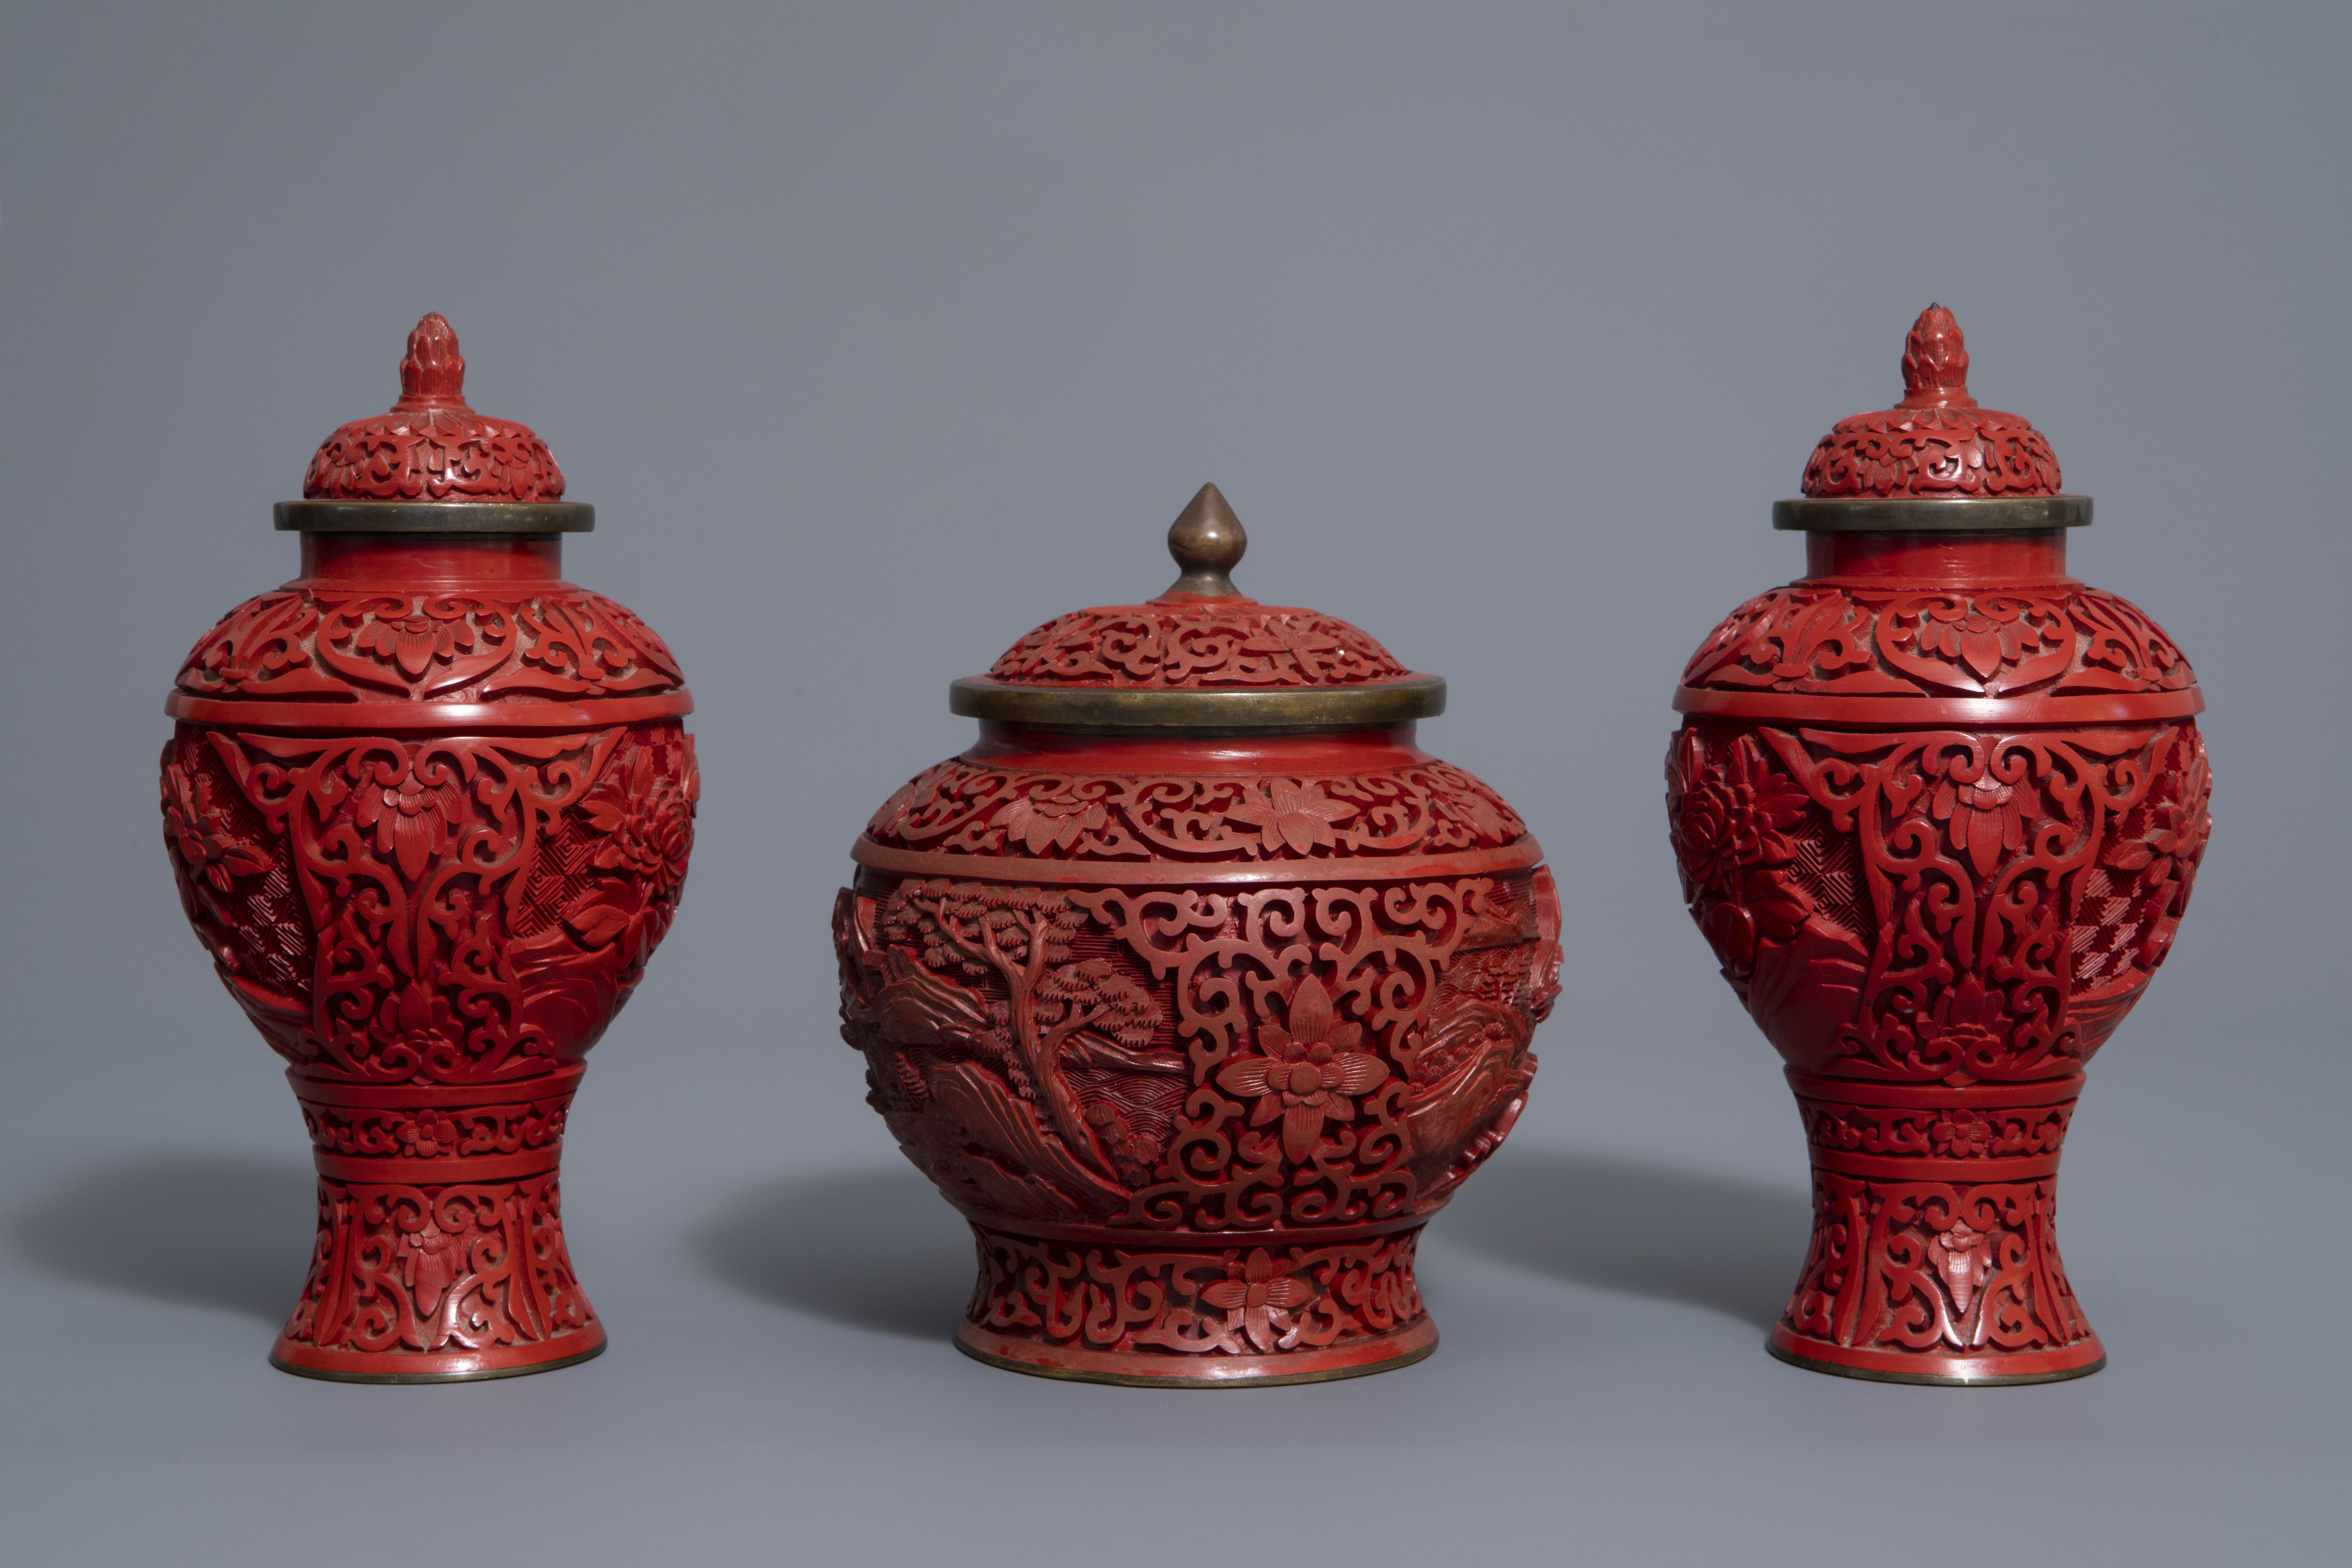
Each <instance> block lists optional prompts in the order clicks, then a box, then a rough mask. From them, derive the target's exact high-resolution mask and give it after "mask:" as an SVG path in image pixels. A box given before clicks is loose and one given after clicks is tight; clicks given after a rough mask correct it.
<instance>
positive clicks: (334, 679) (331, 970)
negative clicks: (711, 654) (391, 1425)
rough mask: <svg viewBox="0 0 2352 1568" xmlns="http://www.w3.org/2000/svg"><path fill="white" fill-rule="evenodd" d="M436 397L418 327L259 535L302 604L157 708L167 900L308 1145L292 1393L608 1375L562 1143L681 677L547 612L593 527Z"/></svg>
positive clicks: (643, 867)
mask: <svg viewBox="0 0 2352 1568" xmlns="http://www.w3.org/2000/svg"><path fill="white" fill-rule="evenodd" d="M464 376H465V361H464V360H462V359H460V358H458V357H457V338H456V336H455V335H454V334H453V333H452V332H451V331H450V330H449V324H448V322H446V321H444V320H442V319H441V318H440V317H439V316H437V315H435V316H427V317H425V319H424V321H421V322H419V323H418V325H417V328H416V330H415V332H413V333H411V334H410V336H409V340H408V356H407V358H406V359H404V361H402V363H401V366H400V379H401V398H400V401H399V402H398V403H397V404H395V405H394V407H393V409H392V412H391V413H390V414H388V415H386V416H382V417H379V418H374V419H366V420H361V421H359V422H357V423H354V424H351V425H346V426H343V427H342V428H341V429H340V430H338V431H336V432H335V433H334V435H333V436H331V437H329V438H328V440H327V441H326V443H325V444H324V445H323V446H321V447H320V448H319V451H318V455H317V456H316V458H314V459H313V460H312V462H311V464H310V475H309V477H308V479H306V480H305V481H304V484H303V488H302V493H303V496H304V498H305V499H304V500H300V501H289V502H284V503H281V504H280V505H279V506H278V509H277V522H278V528H280V529H282V530H287V531H299V533H300V534H301V536H302V574H301V575H300V576H299V577H298V578H296V579H295V580H294V581H293V582H291V583H289V584H286V585H285V586H284V587H283V588H280V589H278V590H277V591H276V592H274V593H269V594H264V595H261V596H260V597H258V598H256V599H251V600H248V601H247V602H246V603H245V604H243V605H238V606H237V607H236V609H235V610H232V611H231V612H229V614H228V615H227V616H225V617H224V618H223V619H222V620H221V622H220V624H219V625H217V626H214V627H213V629H212V630H210V631H208V632H206V633H205V635H204V636H203V637H201V638H200V639H198V641H197V643H196V646H195V647H194V650H193V651H192V652H190V654H189V655H188V659H187V663H186V666H185V668H183V669H182V670H181V671H180V677H179V682H178V689H176V690H175V691H173V693H172V696H171V699H170V700H169V702H168V704H167V707H166V710H167V711H168V712H169V713H170V715H171V716H172V717H173V719H175V720H177V721H179V723H178V727H177V730H176V732H175V733H174V735H173V740H172V742H171V744H170V745H168V746H167V747H165V748H164V751H163V818H164V839H165V842H166V844H167V846H168V847H169V848H170V851H171V857H172V867H173V872H174V873H175V874H176V876H177V878H178V880H179V887H180V898H181V901H182V903H183V904H184V906H185V908H186V910H187V914H188V919H189V921H191V922H192V923H193V924H194V927H195V929H196V934H197V935H198V936H199V937H200V938H201V939H202V940H203V942H204V944H205V948H206V950H207V951H208V952H211V954H212V957H213V962H214V964H215V967H216V968H217V969H218V971H219V973H220V977H221V981H222V983H223V984H226V986H227V987H228V990H229V994H231V995H232V996H234V997H236V1001H237V1003H238V1005H240V1006H242V1007H243V1008H244V1009H245V1011H246V1014H247V1016H248V1017H250V1018H251V1019H252V1020H253V1022H254V1024H255V1025H256V1026H257V1027H258V1028H259V1029H260V1030H261V1034H262V1037H263V1038H265V1039H267V1040H268V1042H269V1044H270V1046H271V1047H273V1048H274V1049H276V1050H277V1052H278V1054H279V1055H280V1056H282V1057H284V1058H286V1060H287V1062H288V1064H289V1070H288V1072H287V1077H288V1079H289V1080H290V1081H291V1082H292V1084H293V1086H294V1093H295V1097H296V1099H297V1100H299V1102H300V1104H301V1110H302V1120H303V1123H304V1125H305V1126H306V1127H307V1128H308V1129H309V1130H310V1140H311V1142H312V1144H313V1145H314V1152H315V1155H316V1159H317V1163H318V1169H319V1231H318V1240H317V1246H316V1247H315V1249H314V1251H313V1253H312V1256H311V1260H310V1278H309V1279H308V1280H306V1281H305V1283H304V1284H303V1287H302V1293H301V1298H300V1300H299V1301H298V1302H297V1304H296V1306H295V1309H294V1312H293V1316H292V1317H291V1318H289V1320H288V1321H287V1324H286V1331H285V1332H284V1334H283V1335H281V1336H280V1337H279V1339H278V1344H277V1348H276V1350H275V1351H274V1352H272V1355H271V1358H270V1359H271V1360H272V1361H273V1362H275V1363H277V1364H278V1366H280V1367H282V1368H284V1369H285V1370H287V1371H289V1372H295V1373H304V1374H306V1375H309V1376H313V1377H325V1378H335V1379H341V1380H346V1381H354V1382H381V1383H419V1382H440V1381H452V1380H459V1379H468V1378H483V1377H503V1376H509V1375H512V1374H514V1373H528V1372H541V1371H545V1370H547V1369H549V1368H551V1367H556V1366H562V1365H565V1364H567V1363H572V1362H575V1361H579V1360H582V1359H583V1358H585V1357H588V1356H591V1355H593V1354H595V1353H596V1352H598V1351H599V1350H601V1349H602V1348H603V1347H604V1325H603V1324H602V1323H600V1322H599V1321H597V1318H596V1315H595V1313H594V1312H593V1311H592V1310H590V1308H589V1305H588V1299H587V1298H586V1297H585V1296H584V1295H583V1294H582V1292H581V1289H580V1284H579V1281H578V1280H577V1279H574V1278H573V1276H572V1263H571V1259H570V1258H569V1257H568V1255H567V1253H566V1251H565V1247H564V1241H563V1226H562V1220H561V1217H560V1209H559V1204H558V1198H557V1189H556V1172H557V1163H558V1160H559V1158H560V1155H561V1152H562V1138H563V1128H564V1115H565V1111H566V1109H567V1108H568V1107H569V1106H570V1104H571V1102H572V1091H573V1090H574V1089H576V1088H577V1087H578V1086H579V1082H580V1075H581V1072H582V1070H583V1060H582V1058H583V1057H584V1056H585V1055H586V1054H587V1051H588V1047H591V1046H593V1045H594V1044H595V1043H596V1039H597V1037H599V1036H600V1035H602V1034H603V1033H604V1028H605V1026H606V1025H608V1024H610V1023H611V1022H612V1020H613V1016H614V1013H616V1012H617V1011H618V1010H619V1009H620V1006H621V1005H622V1003H624V1002H625V1001H626V1000H627V999H628V996H629V994H630V993H631V992H632V991H633V990H634V989H635V986H636V984H637V982H638V980H639V978H640V977H641V976H642V975H643V974H644V973H645V966H646V960H647V959H648V958H649V957H651V956H652V953H653V950H654V947H655V945H656V943H658V942H660V941H661V939H662V935H663V933H664V932H665V931H667V930H668V929H669V924H670V921H671V919H672V917H673V916H674V915H675V914H676V912H677V900H678V892H679V889H680V886H681V885H682V883H683V882H684V880H685V878H686V864H687V857H688V851H689V850H690V849H691V848H692V847H693V843H694V810H695V805H694V803H695V798H696V793H697V783H696V774H695V766H694V742H693V739H692V737H690V736H688V734H687V733H686V732H685V729H684V727H683V725H682V723H681V720H682V719H683V717H684V716H685V715H686V714H687V713H688V712H689V711H690V710H691V709H692V706H693V704H692V702H691V701H690V700H689V699H688V695H687V691H686V687H685V685H684V682H683V680H682V679H681V677H680V675H679V673H678V668H677V660H676V659H675V658H672V657H671V655H670V652H669V650H668V649H667V647H664V646H663V645H662V641H661V639H660V638H659V637H656V636H655V635H654V633H653V631H652V630H651V628H649V627H648V626H646V624H645V623H644V622H642V621H640V620H639V619H637V617H636V616H633V615H631V614H630V613H629V612H628V611H627V610H625V609H623V608H622V607H621V606H620V605H616V604H614V603H613V602H612V601H611V600H609V599H605V598H602V597H599V596H598V595H594V594H591V593H587V592H584V591H583V590H582V589H580V588H577V587H574V586H573V585H572V584H570V583H567V582H565V581H564V580H563V575H562V535H563V534H564V533H566V532H575V531H585V530H587V529H588V528H589V527H590V526H591V525H592V524H593V520H594V513H593V509H592V508H589V507H586V506H582V505H578V504H576V503H569V502H565V501H563V500H562V499H561V498H562V494H563V476H562V473H561V472H560V471H559V470H558V469H557V468H556V465H555V460H554V458H552V457H551V455H550V454H549V452H548V449H547V447H546V446H545V444H544V443H542V442H541V440H540V439H539V437H536V436H534V435H533V434H532V433H531V432H530V430H529V429H527V428H526V427H524V426H520V425H517V424H513V423H511V422H509V421H506V420H494V419H488V418H484V417H483V416H480V415H478V414H476V413H475V412H474V411H473V410H472V409H471V408H469V407H468V406H467V404H466V399H465V395H464Z"/></svg>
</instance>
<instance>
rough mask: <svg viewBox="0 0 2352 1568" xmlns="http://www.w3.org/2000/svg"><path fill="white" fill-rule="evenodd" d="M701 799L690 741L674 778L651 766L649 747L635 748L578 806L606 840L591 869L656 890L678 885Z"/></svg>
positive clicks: (691, 847) (652, 757)
mask: <svg viewBox="0 0 2352 1568" xmlns="http://www.w3.org/2000/svg"><path fill="white" fill-rule="evenodd" d="M701 794H702V780H701V775H700V773H699V772H698V770H697V768H696V767H695V765H694V745H693V742H692V741H691V740H690V739H689V740H688V742H687V743H686V747H685V758H684V768H683V771H682V773H679V774H678V775H677V776H672V775H670V774H667V773H662V772H660V771H659V770H658V769H657V768H656V766H655V750H654V748H653V747H651V746H640V747H638V748H637V750H636V753H635V755H634V756H633V757H631V758H630V760H629V761H628V763H626V764H625V766H623V767H620V768H616V769H614V771H613V773H611V774H610V775H608V776H607V777H606V778H605V779H604V782H603V783H601V784H598V785H597V786H596V787H595V788H594V789H593V790H592V791H590V792H589V794H588V795H587V797H586V798H585V799H583V800H582V801H581V803H580V809H581V811H582V813H583V814H584V815H585V816H587V818H588V820H589V822H590V823H591V824H592V825H593V826H594V827H595V829H596V831H597V832H599V833H602V834H604V836H605V837H604V843H603V844H601V845H599V846H598V847H597V848H596V853H595V856H594V857H593V860H592V862H591V863H592V864H593V865H594V866H595V867H596V868H597V869H598V870H600V871H621V870H628V871H635V872H637V873H638V874H640V875H642V876H645V877H648V878H651V879H653V881H654V883H655V885H656V886H657V887H662V888H672V887H676V886H677V884H679V883H680V882H683V881H684V880H686V863H687V859H688V857H689V856H690V855H692V854H693V852H694V814H695V808H696V802H697V801H698V799H699V798H700V796H701Z"/></svg>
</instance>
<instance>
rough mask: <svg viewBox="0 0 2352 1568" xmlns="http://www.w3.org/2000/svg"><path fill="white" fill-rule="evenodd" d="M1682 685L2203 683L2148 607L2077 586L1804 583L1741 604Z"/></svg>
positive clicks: (1955, 689) (2033, 690)
mask: <svg viewBox="0 0 2352 1568" xmlns="http://www.w3.org/2000/svg"><path fill="white" fill-rule="evenodd" d="M1682 683H1683V684H1684V685H1685V686H1687V687H1696V688H1702V689H1715V690H1728V691H1793V692H1821V693H1835V694H1840V695H1845V696H1858V697H1922V696H1926V697H1947V698H1948V697H1963V698H1968V697H2017V696H2027V695H2031V696H2098V695H2103V694H2107V693H2114V692H2126V691H2182V690H2186V689H2189V687H2191V686H2194V685H2195V684H2196V683H2197V677H2196V674H2195V672H2194V671H2192V670H2191V669H2190V668H2189V660H2188V659H2187V658H2184V657H2183V656H2182V654H2181V652H2180V649H2179V647H2175V646H2174V644H2173V642H2172V639H2171V638H2170V637H2167V636H2166V635H2165V634H2164V632H2163V631H2162V629H2161V628H2159V627H2158V626H2157V625H2156V623H2155V622H2154V621H2152V620H2150V619H2148V617H2147V615H2146V614H2145V613H2144V612H2142V611H2141V610H2140V609H2139V607H2138V606H2137V605H2133V604H2131V603H2130V602H2129V601H2127V600H2125V599H2121V598H2118V597H2116V595H2113V594H2107V593H2102V592H2100V591H2099V590H2098V589H2095V588H2085V587H2083V586H2082V585H2080V584H2052V585H2049V586H2046V587H2036V588H2019V589H2013V590H2000V591H1992V592H1976V593H1967V592H1945V591H1931V592H1921V591H1918V590H1916V589H1909V588H1906V589H1872V588H1858V587H1852V586H1844V585H1840V584H1823V583H1817V582H1805V583H1796V584H1790V585H1789V586H1788V587H1785V588H1775V589H1773V590H1772V591H1771V592H1769V593H1767V594H1759V595H1757V596H1756V597H1755V598H1753V599H1750V600H1748V602H1747V603H1746V604H1744V605H1740V606H1739V607H1738V609H1736V610H1734V611H1732V612H1731V614H1730V615H1729V616H1726V617H1725V618H1724V620H1723V622H1722V624H1721V625H1719V626H1717V627H1716V628H1715V630H1714V631H1713V632H1711V633H1709V634H1708V635H1707V638H1706V641H1705V642H1703V643H1701V644H1700V645H1699V648H1698V651H1697V652H1696V653H1695V654H1693V655H1692V656H1691V659H1690V663H1689V664H1688V665H1687V666H1685V668H1684V670H1683V679H1682Z"/></svg>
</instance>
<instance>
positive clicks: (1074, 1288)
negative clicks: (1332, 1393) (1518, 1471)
mask: <svg viewBox="0 0 2352 1568" xmlns="http://www.w3.org/2000/svg"><path fill="white" fill-rule="evenodd" d="M971 1228H972V1237H973V1239H974V1241H975V1242H976V1243H977V1244H978V1247H979V1251H980V1268H981V1274H980V1284H979V1288H978V1289H976V1290H975V1291H974V1292H973V1294H972V1300H971V1308H970V1309H969V1310H968V1311H967V1312H966V1314H965V1320H964V1322H963V1324H962V1325H961V1327H960V1328H959V1329H958V1330H957V1331H956V1348H957V1349H959V1350H961V1351H962V1352H964V1353H965V1354H966V1355H969V1356H971V1357H972V1358H973V1359H974V1360H976V1361H983V1362H986V1363H988V1364H990V1365H991V1366H998V1367H1003V1368H1004V1369H1006V1370H1007V1371H1010V1372H1022V1373H1030V1374H1032V1375H1034V1376H1037V1377H1061V1378H1071V1379H1075V1380H1077V1381H1079V1382H1085V1383H1115V1384H1129V1385H1131V1386H1136V1387H1145V1388H1248V1387H1265V1386H1270V1385H1276V1384H1291V1383H1326V1382H1329V1381H1330V1380H1332V1379H1334V1378H1342V1377H1363V1376H1366V1375H1368V1374H1370V1373H1376V1372H1388V1371H1391V1370H1392V1369H1394V1368H1397V1367H1401V1366H1410V1365H1412V1363H1414V1362H1417V1361H1419V1360H1421V1359H1422V1358H1423V1356H1426V1355H1428V1354H1429V1353H1430V1352H1432V1351H1433V1350H1435V1349H1436V1348H1437V1327H1436V1325H1435V1324H1434V1323H1433V1322H1431V1321H1430V1319H1429V1314H1428V1313H1427V1312H1426V1311H1425V1310H1423V1308H1422V1304H1421V1293H1420V1291H1419V1289H1417V1288H1416V1287H1415V1286H1414V1283H1413V1277H1412V1261H1413V1249H1414V1245H1415V1243H1416V1242H1417V1241H1418V1240H1419V1239H1420V1236H1421V1226H1420V1224H1419V1223H1418V1222H1412V1223H1411V1224H1410V1225H1409V1226H1408V1228H1404V1229H1402V1230H1397V1231H1392V1232H1386V1233H1377V1232H1376V1233H1374V1234H1371V1235H1363V1234H1360V1233H1359V1234H1357V1235H1354V1236H1345V1235H1344V1233H1343V1238H1341V1239H1332V1238H1330V1237H1328V1235H1326V1236H1318V1235H1315V1234H1313V1233H1311V1232H1301V1231H1292V1232H1286V1233H1282V1234H1273V1233H1267V1232H1255V1233H1245V1234H1243V1235H1239V1236H1232V1235H1224V1236H1220V1235H1213V1234H1212V1235H1168V1234H1146V1235H1138V1234H1136V1233H1134V1232H1132V1231H1128V1230H1120V1231H1117V1232H1106V1233H1104V1234H1101V1235H1098V1236H1097V1235H1089V1234H1087V1233H1086V1232H1084V1231H1081V1230H1079V1229H1078V1227H1075V1226H1073V1227H1070V1232H1069V1233H1067V1234H1066V1235H1064V1236H1061V1237H1037V1236H1023V1235H1017V1234H1014V1233H1012V1232H1009V1231H1006V1230H1003V1229H1001V1228H999V1226H998V1225H997V1224H996V1223H994V1222H992V1223H988V1224H982V1223H981V1222H979V1221H974V1222H973V1224H972V1227H971Z"/></svg>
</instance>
